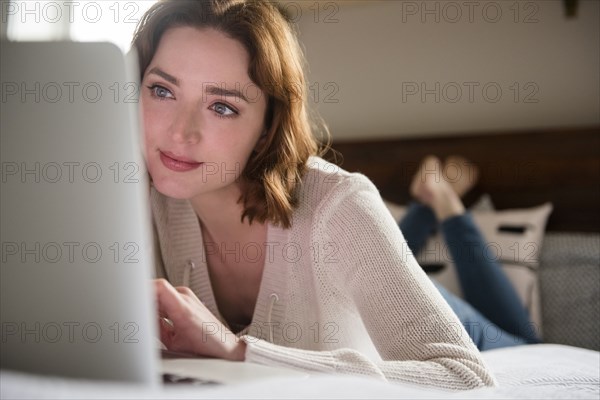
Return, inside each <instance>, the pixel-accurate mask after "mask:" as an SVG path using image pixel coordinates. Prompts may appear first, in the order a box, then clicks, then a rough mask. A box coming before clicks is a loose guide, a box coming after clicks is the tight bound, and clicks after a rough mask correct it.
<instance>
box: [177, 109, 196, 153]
mask: <svg viewBox="0 0 600 400" xmlns="http://www.w3.org/2000/svg"><path fill="white" fill-rule="evenodd" d="M201 123H202V121H201V118H200V112H199V111H198V110H197V109H195V108H193V107H182V108H181V109H180V110H179V111H178V112H177V114H176V116H175V120H174V121H173V124H172V125H171V137H172V138H173V140H174V141H175V142H177V143H182V144H196V143H198V142H199V141H200V132H201Z"/></svg>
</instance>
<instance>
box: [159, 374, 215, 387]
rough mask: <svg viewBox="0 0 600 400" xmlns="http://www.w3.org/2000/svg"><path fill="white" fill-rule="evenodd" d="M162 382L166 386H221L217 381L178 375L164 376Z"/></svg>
mask: <svg viewBox="0 0 600 400" xmlns="http://www.w3.org/2000/svg"><path fill="white" fill-rule="evenodd" d="M162 381H163V383H164V384H166V385H173V384H186V385H193V386H205V385H221V383H219V382H217V381H211V380H208V379H198V378H191V377H189V376H183V375H177V374H162Z"/></svg>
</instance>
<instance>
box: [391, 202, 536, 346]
mask: <svg viewBox="0 0 600 400" xmlns="http://www.w3.org/2000/svg"><path fill="white" fill-rule="evenodd" d="M438 228H439V230H440V231H441V233H442V235H443V237H444V240H445V242H446V244H447V246H448V249H449V250H450V254H451V256H452V259H453V261H454V264H455V266H456V271H457V275H458V280H459V282H460V285H461V289H462V292H463V294H464V297H465V300H462V299H460V298H458V297H456V296H454V295H453V294H452V293H450V292H448V291H447V290H446V289H445V288H443V287H442V286H441V285H440V284H439V283H437V282H435V281H434V283H435V284H436V287H437V288H438V290H439V291H440V293H441V294H442V296H443V297H444V299H446V301H447V302H448V304H449V305H450V307H452V310H454V312H455V313H456V315H457V316H458V318H459V319H460V321H461V323H462V324H463V326H464V327H465V329H466V330H467V333H469V336H471V338H472V339H473V342H475V344H476V345H477V348H479V350H490V349H495V348H499V347H507V346H516V345H520V344H530V343H539V342H540V340H539V338H538V336H537V334H536V329H535V327H534V325H533V323H532V322H531V320H530V319H529V315H528V313H527V310H526V309H525V307H524V306H523V305H522V303H521V301H520V300H519V297H518V295H517V292H516V291H515V289H514V287H513V286H512V284H511V283H510V281H509V280H508V277H507V276H506V275H505V274H504V271H502V267H501V266H500V264H498V263H497V262H496V261H494V260H493V257H488V256H487V255H486V253H485V245H486V243H485V239H484V238H483V236H482V234H481V232H480V231H479V229H478V228H477V226H476V225H475V223H474V222H473V218H472V217H471V215H470V214H468V213H466V214H462V215H458V216H455V217H451V218H448V219H446V220H445V221H443V222H442V223H440V224H438V222H437V219H436V217H435V214H434V213H433V211H432V210H431V209H430V208H429V207H427V206H424V205H422V204H417V203H413V204H411V205H410V207H409V208H408V211H407V213H406V215H405V216H404V218H403V219H402V221H400V229H401V230H402V233H403V234H404V237H405V239H406V241H407V243H408V247H409V248H410V249H411V251H412V252H413V253H414V254H417V253H418V252H419V250H421V248H423V246H424V245H425V243H426V241H427V239H428V238H429V237H430V236H431V235H432V234H433V233H434V232H435V231H436V229H438Z"/></svg>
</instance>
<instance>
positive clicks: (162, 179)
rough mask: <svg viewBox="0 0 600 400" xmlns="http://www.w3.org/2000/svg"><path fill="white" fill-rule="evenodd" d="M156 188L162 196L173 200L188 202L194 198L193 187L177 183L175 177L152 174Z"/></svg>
mask: <svg viewBox="0 0 600 400" xmlns="http://www.w3.org/2000/svg"><path fill="white" fill-rule="evenodd" d="M150 175H151V176H152V183H153V184H154V188H155V189H156V190H157V191H158V192H159V193H161V194H163V195H165V196H167V197H171V198H173V199H180V200H187V199H191V198H192V197H194V195H195V193H193V192H192V190H191V189H192V185H190V184H189V183H187V184H186V183H184V182H177V181H178V180H177V179H173V177H170V176H165V175H164V174H161V173H152V172H151V173H150Z"/></svg>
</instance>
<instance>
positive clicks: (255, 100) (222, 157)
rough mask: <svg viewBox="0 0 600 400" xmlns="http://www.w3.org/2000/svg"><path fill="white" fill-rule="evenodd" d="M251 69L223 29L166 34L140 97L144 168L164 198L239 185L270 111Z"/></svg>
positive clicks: (240, 48)
mask: <svg viewBox="0 0 600 400" xmlns="http://www.w3.org/2000/svg"><path fill="white" fill-rule="evenodd" d="M248 65H249V55H248V52H247V51H246V49H245V48H244V47H243V46H242V44H241V43H239V42H238V41H236V40H233V39H231V38H229V37H227V36H225V35H224V34H223V33H221V32H219V31H217V30H214V29H202V30H200V29H196V28H190V27H178V28H172V29H169V30H167V31H166V32H165V33H164V34H163V36H162V39H161V41H160V44H159V46H158V49H157V51H156V54H155V55H154V58H153V59H152V61H151V62H150V65H149V66H148V68H147V69H146V71H145V73H144V78H143V81H142V95H141V101H142V109H143V118H144V130H145V151H146V163H147V167H148V171H149V172H150V175H151V176H152V180H153V182H154V185H155V187H156V189H157V190H158V191H159V192H161V193H163V194H165V195H167V196H170V197H173V198H179V199H190V198H192V197H195V196H197V195H201V194H206V193H210V192H216V191H219V190H223V189H225V188H228V187H230V186H231V185H232V184H236V179H237V178H238V177H239V176H240V174H241V173H242V171H243V170H244V167H245V166H246V162H247V161H248V158H249V157H250V155H251V153H252V151H253V150H254V148H255V146H256V144H257V142H258V140H259V138H260V136H261V134H262V133H263V130H264V118H265V113H266V108H267V102H266V99H265V95H264V93H263V92H262V91H261V90H260V89H259V88H258V87H257V86H256V85H255V84H254V83H253V82H252V81H251V79H250V77H249V76H248Z"/></svg>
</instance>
